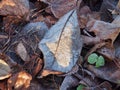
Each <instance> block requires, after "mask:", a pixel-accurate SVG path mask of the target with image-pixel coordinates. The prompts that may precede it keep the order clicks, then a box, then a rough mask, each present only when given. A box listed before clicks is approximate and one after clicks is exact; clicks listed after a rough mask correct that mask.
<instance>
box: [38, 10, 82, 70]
mask: <svg viewBox="0 0 120 90" xmlns="http://www.w3.org/2000/svg"><path fill="white" fill-rule="evenodd" d="M39 48H40V49H41V51H42V52H43V54H44V60H45V66H44V68H45V69H50V70H53V71H61V72H68V71H70V70H71V69H72V67H73V66H74V65H75V64H76V61H77V60H78V58H79V55H80V52H81V49H82V39H81V36H80V28H79V25H78V20H77V13H76V10H72V11H70V12H69V13H67V14H66V15H65V16H63V17H62V18H61V19H60V20H59V21H58V22H57V23H56V24H55V25H54V26H53V27H51V29H50V30H49V31H48V32H47V33H46V34H45V36H44V38H43V39H42V40H41V42H40V43H39Z"/></svg>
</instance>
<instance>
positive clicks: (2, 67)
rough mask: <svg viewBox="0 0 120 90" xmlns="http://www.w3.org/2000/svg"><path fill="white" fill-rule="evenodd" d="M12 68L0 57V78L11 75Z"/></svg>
mask: <svg viewBox="0 0 120 90" xmlns="http://www.w3.org/2000/svg"><path fill="white" fill-rule="evenodd" d="M10 72H11V69H10V67H9V65H8V64H7V63H6V62H4V61H3V60H1V59H0V80H3V79H5V78H8V77H10V75H11V74H10Z"/></svg>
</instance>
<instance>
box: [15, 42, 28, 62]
mask: <svg viewBox="0 0 120 90" xmlns="http://www.w3.org/2000/svg"><path fill="white" fill-rule="evenodd" d="M16 52H17V54H18V55H19V56H20V57H21V58H22V60H23V61H29V60H30V57H29V55H28V52H27V50H26V47H25V46H24V45H23V43H22V42H19V43H18V45H17V47H16Z"/></svg>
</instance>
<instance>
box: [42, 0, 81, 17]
mask: <svg viewBox="0 0 120 90" xmlns="http://www.w3.org/2000/svg"><path fill="white" fill-rule="evenodd" d="M41 1H43V2H45V3H47V4H49V5H50V7H51V11H52V13H53V14H54V16H55V17H56V18H60V17H62V16H63V15H64V14H66V13H67V12H69V11H70V10H72V9H74V8H75V6H76V0H52V1H51V0H41ZM81 1H82V0H81Z"/></svg>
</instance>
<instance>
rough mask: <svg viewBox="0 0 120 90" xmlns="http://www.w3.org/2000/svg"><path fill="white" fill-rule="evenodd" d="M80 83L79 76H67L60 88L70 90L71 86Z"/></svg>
mask: <svg viewBox="0 0 120 90" xmlns="http://www.w3.org/2000/svg"><path fill="white" fill-rule="evenodd" d="M78 83H79V80H78V79H77V78H75V77H73V76H66V77H65V79H64V80H63V82H62V85H61V87H60V90H68V89H70V88H71V87H75V86H77V85H78Z"/></svg>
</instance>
